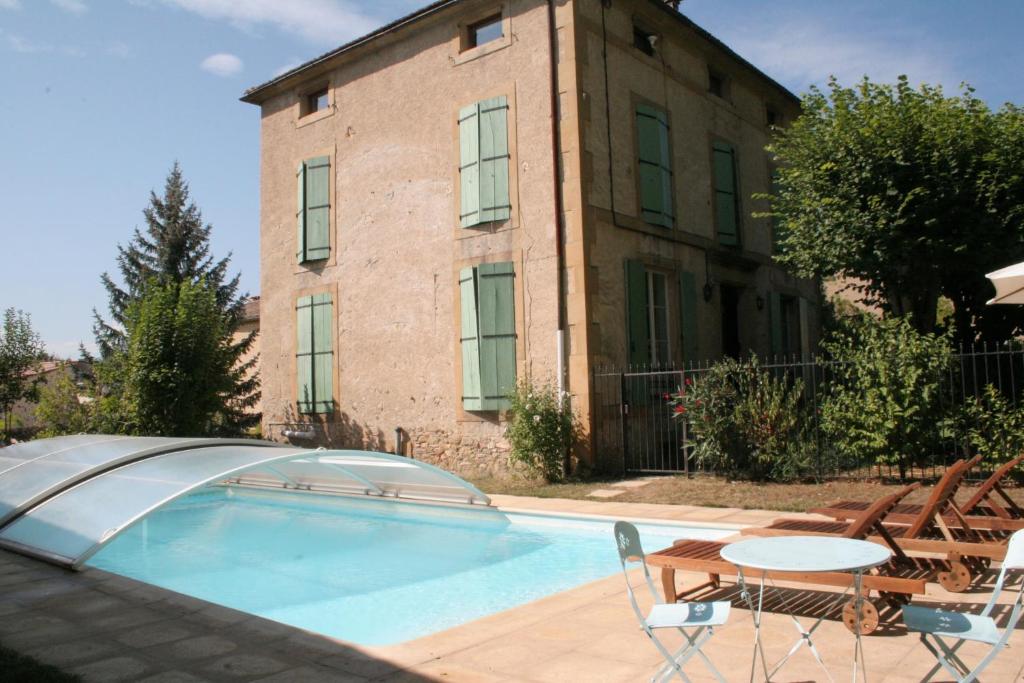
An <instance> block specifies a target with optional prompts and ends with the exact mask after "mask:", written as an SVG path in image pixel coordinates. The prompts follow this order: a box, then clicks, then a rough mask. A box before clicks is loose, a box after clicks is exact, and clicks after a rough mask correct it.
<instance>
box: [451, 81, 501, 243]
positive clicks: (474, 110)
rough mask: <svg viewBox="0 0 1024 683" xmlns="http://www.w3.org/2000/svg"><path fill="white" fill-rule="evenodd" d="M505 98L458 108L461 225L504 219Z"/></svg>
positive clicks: (465, 226)
mask: <svg viewBox="0 0 1024 683" xmlns="http://www.w3.org/2000/svg"><path fill="white" fill-rule="evenodd" d="M508 160H509V151H508V99H507V98H506V97H505V96H504V95H502V96H500V97H492V98H490V99H487V100H482V101H480V102H477V103H476V104H471V105H469V106H468V107H463V108H462V109H461V110H460V111H459V195H460V197H461V206H460V210H459V216H460V220H461V224H462V227H464V228H469V227H472V226H474V225H479V224H481V223H490V222H493V221H503V220H507V219H508V218H509V216H511V215H512V205H511V203H510V201H509V189H508V168H509V161H508Z"/></svg>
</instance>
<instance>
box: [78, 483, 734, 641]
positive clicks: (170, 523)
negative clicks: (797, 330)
mask: <svg viewBox="0 0 1024 683" xmlns="http://www.w3.org/2000/svg"><path fill="white" fill-rule="evenodd" d="M611 528H612V521H603V520H595V519H584V518H573V517H555V516H546V515H530V514H518V513H509V514H505V513H501V512H499V511H497V510H495V509H462V508H458V507H448V506H438V505H423V504H416V503H401V502H393V501H384V500H374V499H368V500H362V499H356V498H350V497H344V496H330V495H317V494H294V493H291V494H289V493H279V492H273V491H261V490H252V489H240V488H225V487H212V488H207V489H203V490H201V491H199V492H197V493H195V494H192V495H189V496H186V497H184V498H181V499H178V500H177V501H175V502H174V503H172V504H170V505H168V506H166V507H164V508H162V509H160V510H158V511H157V512H155V513H153V514H151V515H149V516H148V517H146V518H145V519H144V520H143V521H142V522H141V523H139V524H137V525H135V526H134V527H132V528H131V529H129V530H127V531H126V532H125V533H123V534H122V535H121V536H119V537H117V538H116V539H114V540H113V541H111V542H110V544H109V545H107V546H106V547H104V548H103V549H102V550H101V551H100V552H99V553H97V554H96V555H94V556H93V557H92V558H91V560H89V562H88V564H89V565H91V566H94V567H98V568H100V569H104V570H106V571H110V572H114V573H116V574H121V575H124V576H128V577H131V578H134V579H138V580H141V581H145V582H147V583H151V584H154V585H157V586H161V587H164V588H168V589H170V590H174V591H177V592H180V593H185V594H188V595H192V596H195V597H198V598H202V599H203V600H207V601H209V602H213V603H217V604H220V605H225V606H227V607H232V608H234V609H238V610H242V611H245V612H250V613H252V614H256V615H259V616H261V617H265V618H267V619H272V620H275V621H279V622H282V623H285V624H290V625H292V626H296V627H299V628H303V629H306V630H309V631H315V632H318V633H322V634H324V635H327V636H331V637H333V638H339V639H342V640H346V641H350V642H354V643H358V644H362V645H389V644H393V643H398V642H402V641H406V640H410V639H413V638H418V637H421V636H425V635H428V634H430V633H434V632H436V631H440V630H443V629H446V628H450V627H452V626H457V625H458V624H461V623H465V622H467V621H470V620H472V619H476V618H479V617H483V616H486V615H488V614H493V613H495V612H499V611H502V610H506V609H509V608H511V607H515V606H517V605H521V604H524V603H526V602H530V601H532V600H536V599H539V598H542V597H545V596H548V595H552V594H554V593H558V592H560V591H563V590H566V589H569V588H572V587H574V586H578V585H581V584H583V583H586V582H589V581H593V580H595V579H599V578H602V577H605V576H608V575H610V574H613V573H615V572H617V571H619V561H618V555H617V553H616V550H615V544H614V542H613V540H612V534H611ZM638 528H639V529H640V535H641V538H642V540H643V543H644V545H645V547H647V548H649V549H652V550H653V549H656V548H659V547H664V546H666V545H669V544H670V543H671V542H672V541H673V540H674V539H676V538H684V537H685V538H700V539H717V538H721V537H724V536H726V535H729V534H731V533H734V531H733V530H731V529H720V528H702V527H682V526H678V525H667V524H666V525H644V524H641V525H638Z"/></svg>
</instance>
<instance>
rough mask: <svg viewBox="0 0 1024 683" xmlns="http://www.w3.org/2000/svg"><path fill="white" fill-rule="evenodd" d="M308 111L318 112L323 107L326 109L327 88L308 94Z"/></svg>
mask: <svg viewBox="0 0 1024 683" xmlns="http://www.w3.org/2000/svg"><path fill="white" fill-rule="evenodd" d="M307 106H308V107H309V113H310V114H312V113H313V112H318V111H321V110H323V109H327V88H324V89H323V90H317V91H316V92H315V93H312V94H311V95H309V96H308V104H307Z"/></svg>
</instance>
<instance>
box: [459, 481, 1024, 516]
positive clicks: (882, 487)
mask: <svg viewBox="0 0 1024 683" xmlns="http://www.w3.org/2000/svg"><path fill="white" fill-rule="evenodd" d="M614 481H619V480H617V479H606V480H590V481H585V482H570V483H564V484H545V483H543V482H538V481H533V480H527V479H522V478H517V479H483V478H481V479H474V480H473V484H475V485H476V486H477V487H478V488H480V490H482V491H483V492H484V493H505V494H510V495H514V496H537V497H539V498H577V499H582V498H586V499H587V500H595V501H605V502H610V503H667V504H671V505H700V506H703V507H737V508H750V509H759V510H784V511H787V512H803V511H805V510H807V508H809V507H814V506H816V505H821V504H824V503H830V502H832V501H834V500H839V499H853V500H874V499H876V498H878V497H880V496H882V495H885V494H887V493H892V492H893V491H896V490H897V489H898V488H900V485H899V484H898V483H889V482H884V483H883V482H879V481H870V480H868V481H864V480H838V481H829V482H823V483H820V484H814V483H808V484H757V483H752V482H746V481H726V480H725V479H721V478H719V477H712V476H706V475H701V476H695V477H694V478H692V479H687V478H686V477H684V476H664V477H651V478H649V483H648V484H647V485H646V486H642V487H638V488H628V489H625V490H624V492H623V493H621V494H620V495H618V496H615V497H614V498H588V497H587V496H588V494H589V493H591V492H592V491H594V490H596V489H608V488H615V487H613V486H611V484H612V483H613V482H614ZM973 491H974V487H970V486H968V487H961V490H960V491H959V493H958V495H957V499H958V500H960V499H966V498H968V497H969V496H970V495H971V493H973ZM1008 491H1009V493H1010V495H1011V496H1012V497H1013V498H1014V499H1015V500H1016V501H1017V502H1018V503H1021V504H1024V489H1022V488H1021V487H1016V488H1012V489H1008ZM930 492H931V486H922V487H921V488H920V489H918V490H917V491H914V492H913V493H912V494H911V495H910V496H909V497H908V498H907V502H923V501H924V499H925V498H927V497H928V494H929V493H930Z"/></svg>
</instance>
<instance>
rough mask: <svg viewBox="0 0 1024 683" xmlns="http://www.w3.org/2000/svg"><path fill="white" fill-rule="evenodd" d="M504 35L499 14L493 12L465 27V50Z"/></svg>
mask: <svg viewBox="0 0 1024 683" xmlns="http://www.w3.org/2000/svg"><path fill="white" fill-rule="evenodd" d="M503 35H505V34H504V33H503V32H502V29H501V14H500V13H499V14H494V15H492V16H489V17H487V18H486V19H481V20H480V21H478V22H476V23H475V24H470V25H469V26H467V27H466V45H465V48H464V49H466V50H469V49H470V48H474V47H479V46H481V45H483V44H484V43H489V42H491V41H492V40H497V39H498V38H501V37H502V36H503Z"/></svg>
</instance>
